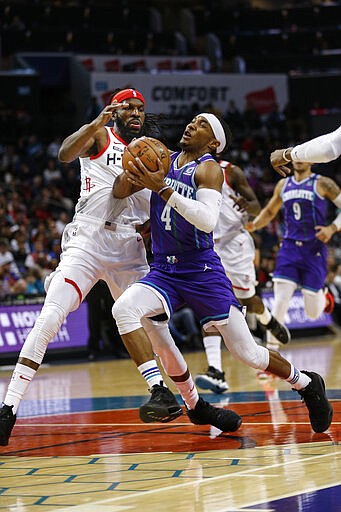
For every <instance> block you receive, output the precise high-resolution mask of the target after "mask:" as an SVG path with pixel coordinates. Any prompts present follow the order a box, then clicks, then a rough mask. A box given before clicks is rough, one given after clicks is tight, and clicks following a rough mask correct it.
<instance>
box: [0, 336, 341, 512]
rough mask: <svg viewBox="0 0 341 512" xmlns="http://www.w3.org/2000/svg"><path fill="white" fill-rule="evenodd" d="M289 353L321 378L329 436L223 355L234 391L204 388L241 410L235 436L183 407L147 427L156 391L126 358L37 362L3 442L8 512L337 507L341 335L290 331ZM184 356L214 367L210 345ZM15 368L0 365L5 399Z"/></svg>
mask: <svg viewBox="0 0 341 512" xmlns="http://www.w3.org/2000/svg"><path fill="white" fill-rule="evenodd" d="M282 352H283V354H284V355H285V356H286V357H288V358H289V359H290V360H291V361H292V362H293V363H294V364H295V365H296V366H297V367H299V368H301V369H310V370H314V371H317V372H318V373H321V374H322V375H323V377H324V378H325V381H326V386H327V389H328V396H329V398H330V400H331V402H332V404H333V407H334V419H333V423H332V425H331V428H330V429H329V431H328V432H326V433H324V434H314V432H313V431H312V429H311V427H310V424H309V418H308V415H307V410H306V407H305V406H304V404H302V403H301V402H300V400H299V398H300V397H299V395H298V394H297V393H296V392H294V391H292V390H291V389H290V386H289V385H288V383H286V382H282V381H280V380H278V379H273V378H269V379H266V380H260V379H259V378H257V374H256V371H255V370H252V369H251V368H247V367H245V366H244V365H242V364H241V363H238V362H237V361H235V360H233V359H232V358H231V356H230V354H229V353H228V352H227V351H224V352H223V362H224V369H225V371H226V375H227V380H228V382H229V385H230V390H229V391H227V392H226V393H225V394H223V395H215V394H213V393H210V392H204V393H201V394H202V396H203V397H204V398H205V399H206V400H208V401H210V402H211V403H214V404H217V405H220V406H228V407H229V408H231V409H233V410H235V411H236V412H238V413H239V414H240V415H241V416H242V417H243V424H242V426H241V428H240V429H239V430H238V431H237V432H235V433H233V434H224V433H221V432H220V431H218V430H217V429H215V428H214V427H209V426H196V425H193V424H192V423H190V422H189V420H188V418H187V416H186V414H185V411H184V415H183V416H181V417H179V418H178V419H177V420H176V421H174V422H171V423H167V424H161V423H153V424H143V423H141V421H140V420H139V417H138V407H139V406H140V405H141V404H142V403H143V402H144V401H145V400H146V399H147V396H148V393H147V390H146V386H145V383H144V381H143V380H142V377H141V376H140V374H139V373H138V372H137V370H136V368H135V366H134V364H133V363H132V361H130V360H107V361H97V362H93V363H88V362H81V363H78V364H53V365H50V366H47V367H43V368H41V369H40V371H39V372H38V374H37V376H36V378H35V379H34V380H33V382H32V384H31V387H30V390H29V392H28V393H27V396H26V399H25V400H24V401H23V402H22V404H21V406H20V409H19V415H18V416H19V417H18V420H17V423H16V425H15V427H14V430H13V435H12V437H11V439H10V443H9V445H8V446H7V447H1V448H0V511H1V510H7V511H11V512H28V511H29V512H35V511H41V512H45V511H50V512H55V511H59V512H64V511H70V510H71V511H75V512H78V511H82V512H87V511H91V512H93V511H97V510H98V511H101V512H102V511H104V512H105V511H110V512H111V511H115V512H116V511H129V510H132V511H135V510H141V509H142V508H143V507H145V508H146V507H148V508H151V509H155V510H156V507H157V508H158V509H159V508H162V512H173V511H174V509H176V510H177V511H178V512H191V511H195V512H232V511H235V512H237V511H257V510H269V511H270V510H273V511H276V512H279V511H285V512H291V511H292V512H296V511H300V512H308V511H309V512H321V511H323V512H329V511H331V512H339V511H341V486H340V480H341V477H340V475H341V457H340V446H339V442H340V437H341V436H340V434H341V405H340V404H341V403H340V397H341V391H340V389H341V335H340V333H337V334H335V335H330V336H323V337H315V338H309V339H299V340H297V339H294V340H293V341H292V343H291V344H290V345H289V346H288V347H287V348H286V349H285V350H283V351H282ZM185 358H186V360H187V362H188V364H189V368H190V370H191V372H192V374H193V375H195V374H196V373H199V372H202V371H203V370H205V369H206V360H205V356H204V353H203V352H194V353H187V354H185ZM10 375H11V372H10V371H1V372H0V393H1V396H3V395H4V393H5V390H6V388H7V383H8V379H9V377H10ZM166 382H167V384H169V386H170V387H171V389H172V390H173V391H175V392H176V390H175V388H174V386H173V385H172V383H170V382H169V380H168V379H167V378H166Z"/></svg>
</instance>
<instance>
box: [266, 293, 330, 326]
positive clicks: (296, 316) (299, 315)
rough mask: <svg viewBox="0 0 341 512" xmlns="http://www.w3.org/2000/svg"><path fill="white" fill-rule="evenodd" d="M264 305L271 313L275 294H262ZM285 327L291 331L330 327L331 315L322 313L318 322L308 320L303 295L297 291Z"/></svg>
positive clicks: (285, 320)
mask: <svg viewBox="0 0 341 512" xmlns="http://www.w3.org/2000/svg"><path fill="white" fill-rule="evenodd" d="M262 299H263V302H264V304H265V305H266V306H267V308H268V309H270V311H271V310H272V309H273V301H274V295H273V292H267V291H263V292H262ZM284 323H285V325H286V326H287V327H288V328H289V329H311V328H314V327H328V325H330V324H331V323H332V317H331V315H329V314H327V313H322V315H321V316H319V318H317V319H316V320H311V319H310V318H308V317H307V316H306V314H305V311H304V302H303V295H302V293H301V292H300V291H296V292H295V293H294V295H293V296H292V298H291V300H290V303H289V309H288V312H287V314H286V317H285V319H284Z"/></svg>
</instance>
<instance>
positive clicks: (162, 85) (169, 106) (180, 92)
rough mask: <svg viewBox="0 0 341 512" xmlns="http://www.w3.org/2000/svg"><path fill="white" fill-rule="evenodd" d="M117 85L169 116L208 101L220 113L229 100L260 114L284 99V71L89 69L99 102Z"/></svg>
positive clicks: (282, 104)
mask: <svg viewBox="0 0 341 512" xmlns="http://www.w3.org/2000/svg"><path fill="white" fill-rule="evenodd" d="M117 87H121V88H125V87H135V88H136V89H139V90H141V92H142V94H143V95H144V97H145V99H146V110H147V112H153V113H155V114H160V113H164V114H167V115H169V116H171V117H172V118H176V117H179V116H187V115H188V114H189V113H190V112H192V105H193V104H196V105H197V106H198V107H199V109H200V110H202V109H203V108H204V107H206V106H207V105H211V106H212V107H214V108H216V109H218V110H219V111H220V112H221V113H222V114H223V115H224V114H225V112H226V111H227V107H228V103H229V101H230V100H233V101H234V102H235V104H236V106H237V108H238V109H239V110H240V111H243V110H244V109H245V106H246V104H247V103H249V104H251V105H252V106H253V107H254V108H255V109H256V110H257V111H258V112H259V113H260V114H265V113H267V112H269V111H270V110H271V108H272V107H273V106H274V104H277V105H278V106H279V109H280V110H283V109H284V107H285V106H286V104H287V102H288V84H287V77H286V75H279V74H277V75H267V74H263V75H256V74H247V75H238V74H220V73H217V74H195V73H194V74H193V73H180V74H176V73H162V74H151V73H97V72H94V73H91V94H92V96H96V98H97V100H98V102H99V103H100V104H101V105H102V106H104V105H105V104H107V103H108V100H109V96H110V94H111V93H112V91H113V90H114V89H115V88H117Z"/></svg>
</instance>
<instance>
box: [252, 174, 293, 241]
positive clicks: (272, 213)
mask: <svg viewBox="0 0 341 512" xmlns="http://www.w3.org/2000/svg"><path fill="white" fill-rule="evenodd" d="M283 185H284V180H281V181H279V182H278V183H277V185H276V187H275V190H274V193H273V196H272V197H271V199H270V201H269V202H268V204H267V205H266V206H265V208H263V209H262V210H261V211H260V213H259V214H258V215H257V217H256V218H255V219H254V220H253V221H251V222H248V223H247V224H246V226H245V227H246V229H247V230H248V231H257V230H258V229H261V228H264V226H267V225H268V224H269V222H271V221H272V219H274V218H275V217H276V215H277V213H278V212H279V210H280V208H281V206H282V198H281V191H282V188H283Z"/></svg>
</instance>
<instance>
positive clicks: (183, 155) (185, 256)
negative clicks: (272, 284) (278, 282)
mask: <svg viewBox="0 0 341 512" xmlns="http://www.w3.org/2000/svg"><path fill="white" fill-rule="evenodd" d="M228 133H229V131H228V129H227V127H226V125H225V123H224V122H223V121H222V120H220V119H219V118H218V117H217V116H215V115H214V114H210V113H203V114H199V115H197V116H196V117H195V118H194V119H193V120H192V121H191V122H190V123H189V124H188V125H187V127H186V129H185V131H184V133H183V135H182V138H181V140H180V147H181V151H180V152H176V153H174V154H173V155H172V163H171V167H170V170H169V173H168V175H167V176H166V177H165V169H163V167H162V163H161V162H159V169H158V171H157V172H154V173H152V172H149V171H148V170H147V169H146V167H145V166H144V165H143V164H142V162H141V161H139V160H137V164H136V165H135V164H134V163H133V162H130V167H131V169H130V171H125V173H126V174H125V179H126V180H127V181H128V182H129V183H130V184H131V189H130V192H131V193H134V192H135V191H137V190H140V189H141V188H143V187H146V188H148V189H150V190H152V197H151V234H152V244H153V245H152V247H153V253H154V263H153V264H152V267H151V270H150V272H149V273H148V274H147V275H146V276H145V277H144V278H142V279H140V280H139V281H138V282H137V283H135V284H133V285H132V286H131V287H129V288H128V289H127V290H126V291H125V292H124V293H123V294H122V295H121V296H120V297H119V299H118V300H117V301H116V303H115V305H114V307H113V314H114V317H115V319H116V322H117V325H118V329H119V332H120V334H121V336H122V339H123V341H124V343H125V345H126V347H127V349H128V351H129V353H130V355H131V357H132V358H133V359H134V361H135V363H136V364H137V365H140V364H142V363H144V362H147V361H148V357H149V358H150V359H151V358H152V355H151V354H150V353H149V352H148V350H149V348H148V347H149V340H148V336H147V333H146V331H145V330H144V329H143V327H142V324H141V320H142V319H143V318H145V317H153V316H155V315H160V314H164V313H166V314H167V316H168V317H170V316H171V314H172V312H173V311H174V310H176V309H177V308H178V307H180V306H181V305H183V304H185V303H188V304H189V305H190V306H191V308H192V309H193V311H194V312H195V314H196V316H197V318H198V319H199V320H200V323H201V325H202V327H203V328H204V330H206V331H214V332H219V333H220V335H221V336H222V338H223V340H224V343H225V345H226V347H227V348H228V350H229V351H230V353H231V354H232V355H233V356H234V357H235V358H237V359H239V360H240V361H242V362H244V363H245V364H247V365H248V366H251V367H253V368H256V369H260V370H266V371H268V372H270V373H273V374H274V375H277V376H278V377H280V378H282V379H284V380H287V381H288V382H289V384H290V386H291V387H293V388H294V389H295V390H297V391H298V393H299V394H300V395H301V396H302V398H303V399H304V401H305V403H306V405H307V408H308V410H309V418H310V422H311V425H312V428H313V430H314V431H315V432H324V431H325V430H327V429H328V427H329V425H330V423H331V420H332V415H333V409H332V406H331V404H330V403H329V401H328V400H327V397H326V393H325V386H324V381H323V379H322V377H321V376H320V375H318V374H316V373H314V372H311V371H300V370H298V369H297V368H295V367H294V366H293V365H292V364H291V363H290V362H289V361H287V360H286V359H284V358H283V357H282V356H281V355H280V354H279V353H277V352H275V351H270V350H268V349H267V348H265V347H262V346H260V345H257V343H256V342H255V340H254V339H253V337H252V335H251V333H250V331H249V328H248V326H247V323H246V321H245V318H244V315H243V312H242V307H241V305H240V304H239V302H238V301H237V299H236V297H235V296H234V294H233V291H232V285H231V281H230V280H229V279H228V277H227V276H226V274H225V271H224V268H223V266H222V263H221V261H220V258H219V257H218V255H217V253H216V252H215V251H214V249H213V235H212V232H213V229H214V227H215V225H216V223H217V220H218V216H219V211H220V206H221V188H222V184H223V175H222V172H221V168H220V166H219V164H218V163H217V162H216V161H215V159H214V156H215V155H216V152H219V153H221V152H222V151H224V149H225V147H226V146H227V145H228V143H229V135H228ZM137 166H138V167H137ZM121 181H122V183H120V182H116V184H115V187H114V192H113V193H114V196H116V197H123V196H125V195H126V194H127V189H128V187H127V184H126V183H124V177H122V180H121ZM151 341H152V346H153V350H154V352H155V353H156V354H158V355H159V357H160V359H161V362H162V364H163V366H164V368H165V370H166V372H167V374H168V375H169V376H170V378H171V379H172V380H173V381H174V383H175V384H176V386H177V387H178V389H179V391H180V393H181V394H182V387H183V386H184V385H186V386H187V387H188V384H189V383H190V384H191V382H192V381H191V379H192V377H191V375H190V374H189V372H188V370H187V368H185V371H184V372H183V373H182V374H181V373H176V372H175V368H176V367H177V368H179V365H177V364H176V361H175V364H174V366H173V367H172V365H173V362H174V357H173V356H172V351H173V347H172V345H170V344H168V345H162V344H160V343H159V344H156V343H154V342H153V340H151ZM176 371H177V372H178V370H176ZM191 389H193V395H191V394H187V397H186V398H185V405H186V408H187V415H188V416H189V418H190V419H191V421H192V422H193V423H200V424H202V423H206V422H205V421H204V418H205V409H206V406H205V404H206V402H204V401H203V400H202V399H201V398H199V399H198V395H197V392H196V390H195V387H194V384H193V385H192V387H191ZM151 393H152V395H151V398H150V400H149V402H147V403H146V404H144V406H142V408H143V415H141V417H142V419H143V416H144V415H145V417H146V418H148V415H149V414H150V415H151V416H153V414H154V412H155V411H158V410H159V409H160V406H162V404H161V403H160V400H159V399H158V398H159V397H158V395H155V394H154V389H153V388H152V389H151ZM230 412H232V411H230ZM147 421H148V420H147ZM152 421H153V420H152ZM207 423H209V422H207ZM236 428H238V421H237V418H233V417H232V418H231V430H235V429H236Z"/></svg>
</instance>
